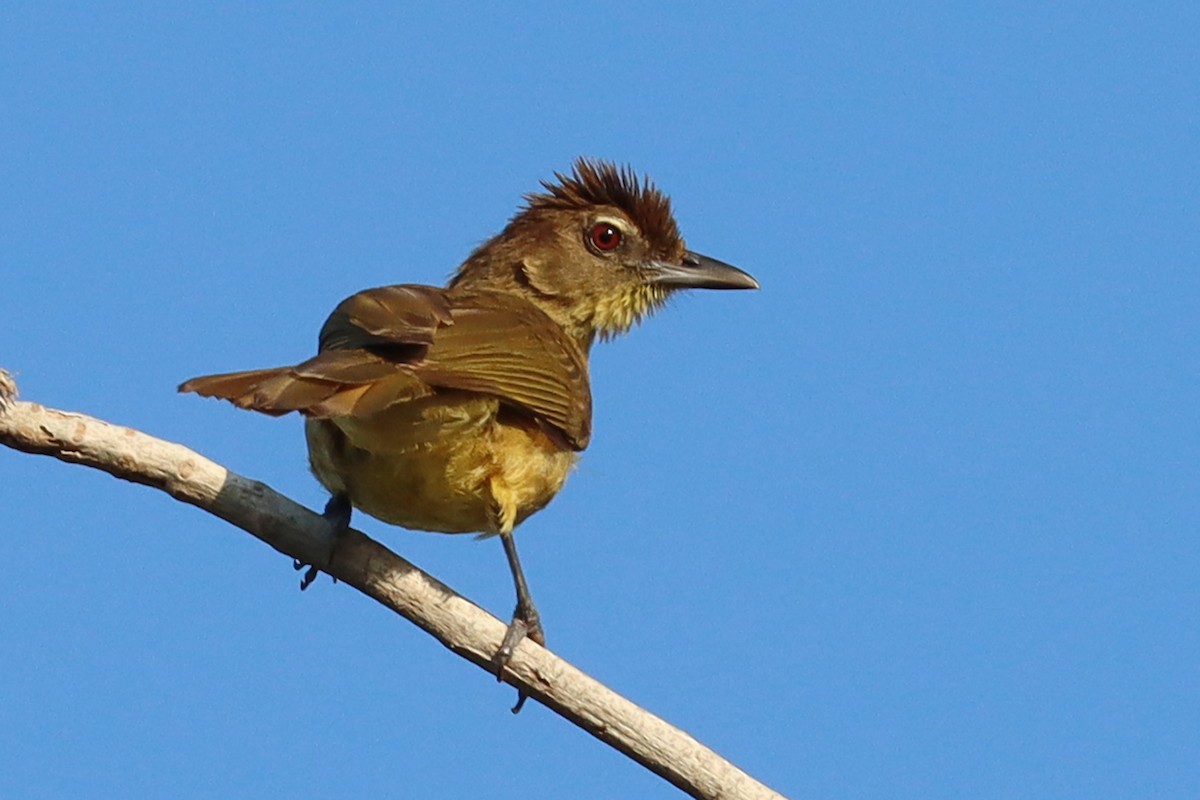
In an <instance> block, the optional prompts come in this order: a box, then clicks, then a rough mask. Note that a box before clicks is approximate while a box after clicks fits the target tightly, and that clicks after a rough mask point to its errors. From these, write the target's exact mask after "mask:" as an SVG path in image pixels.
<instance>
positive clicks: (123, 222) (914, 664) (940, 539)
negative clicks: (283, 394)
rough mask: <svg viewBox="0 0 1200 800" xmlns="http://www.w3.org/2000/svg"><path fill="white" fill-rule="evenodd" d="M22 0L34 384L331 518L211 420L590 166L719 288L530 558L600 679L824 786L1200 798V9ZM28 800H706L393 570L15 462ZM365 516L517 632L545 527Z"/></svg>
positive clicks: (751, 768) (7, 684)
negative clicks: (612, 178) (300, 565)
mask: <svg viewBox="0 0 1200 800" xmlns="http://www.w3.org/2000/svg"><path fill="white" fill-rule="evenodd" d="M252 5H253V7H252V8H251V7H249V6H248V5H247V4H241V3H226V4H222V3H216V4H204V5H193V4H183V3H180V4H162V3H143V4H137V3H128V4H126V3H121V4H111V3H110V4H105V3H96V4H90V5H89V7H88V8H86V9H85V8H79V7H77V4H59V3H48V2H39V3H20V2H16V3H14V2H10V3H5V4H4V5H3V8H0V186H3V189H2V190H0V273H2V275H3V285H2V292H0V366H2V367H5V368H7V369H9V370H12V371H14V372H15V373H16V374H17V377H18V381H19V384H20V388H21V391H22V394H23V396H24V397H25V398H26V399H29V400H34V401H37V402H41V403H44V404H47V405H52V406H56V407H60V408H66V409H73V410H78V411H82V412H85V413H88V414H92V415H95V416H98V417H101V418H103V419H107V420H110V421H113V422H117V423H121V424H125V425H130V426H133V427H136V428H139V429H141V430H144V431H146V432H148V433H151V434H154V435H157V436H161V437H164V438H166V439H169V440H172V441H177V442H182V443H184V444H187V445H188V446H190V447H193V448H194V449H196V450H198V451H200V452H201V453H204V454H205V455H207V456H209V457H212V458H214V459H216V460H218V461H220V462H221V463H223V464H225V465H226V466H228V467H230V468H231V469H233V470H236V471H238V472H240V473H242V474H245V475H248V476H251V477H254V478H258V479H261V480H264V481H266V482H268V483H269V484H270V485H272V486H273V487H275V488H276V489H278V490H280V491H282V492H284V493H286V494H288V495H290V496H292V497H294V498H296V499H298V500H299V501H300V502H303V503H305V504H307V505H309V506H311V507H313V508H320V507H321V505H322V504H323V503H324V500H325V496H324V493H323V491H322V490H321V489H320V487H319V486H318V485H317V484H316V482H315V480H314V479H313V478H312V477H311V476H310V475H309V474H308V472H307V469H306V464H305V456H304V445H303V436H302V433H301V424H300V422H299V420H297V419H292V418H285V419H270V418H266V417H261V416H258V415H253V414H249V413H246V412H242V411H238V410H236V409H234V408H233V407H231V406H229V405H227V404H221V403H217V402H213V401H205V400H201V399H199V398H197V397H194V396H181V395H177V394H176V393H175V386H176V385H177V384H178V383H179V382H180V381H181V380H183V379H185V378H188V377H190V376H193V375H197V374H202V373H209V372H218V371H229V370H236V369H246V368H254V367H266V366H275V365H279V364H285V363H293V362H296V361H299V360H302V359H304V358H306V357H308V356H309V355H310V354H311V353H312V351H313V348H314V346H315V339H316V332H317V330H318V328H319V326H320V324H321V322H322V321H323V320H324V318H325V316H326V314H327V313H328V312H329V311H330V310H331V309H332V308H333V306H334V305H335V304H336V303H337V302H338V301H339V300H341V299H342V298H343V297H345V296H347V295H349V294H351V293H353V292H355V291H357V290H359V289H363V288H366V287H370V286H376V285H380V284H387V283H401V282H415V283H434V284H436V283H441V282H443V281H444V280H445V279H446V278H447V277H448V275H449V274H450V273H451V271H452V270H453V269H454V267H455V266H456V265H457V264H458V262H459V261H460V260H461V259H462V258H463V257H464V256H465V255H466V254H467V253H468V252H469V251H470V250H471V249H472V248H473V247H474V246H475V245H476V244H478V243H479V242H481V241H482V240H484V239H485V238H487V237H488V236H490V235H491V234H493V233H495V232H497V231H498V230H499V229H500V228H501V227H502V226H503V225H504V223H505V221H506V220H507V219H508V217H509V215H510V214H511V213H512V212H513V211H514V209H515V208H516V207H517V204H518V202H519V200H520V197H521V195H522V194H523V193H525V192H528V191H531V190H534V189H536V188H537V185H538V181H539V180H540V179H543V178H548V177H550V176H551V174H552V172H553V171H555V170H564V169H566V168H568V167H569V166H570V164H571V161H572V160H573V159H574V158H575V157H576V156H577V155H580V154H586V155H590V156H596V157H602V158H607V159H612V160H617V161H620V162H624V163H629V164H631V165H633V166H634V167H635V168H636V169H637V170H639V171H642V172H646V173H649V174H650V175H651V176H652V177H653V178H654V179H655V181H656V182H657V183H658V184H659V185H660V186H661V187H662V188H664V189H665V190H666V191H667V192H669V193H670V194H671V195H672V197H673V199H674V203H675V207H676V210H677V215H678V218H679V221H680V225H681V227H682V230H683V232H684V234H685V236H686V238H687V241H688V244H689V246H690V247H692V248H694V249H696V250H697V251H699V252H702V253H705V254H709V255H712V256H715V257H717V258H720V259H722V260H725V261H729V262H731V263H734V264H738V265H739V266H742V267H744V268H745V269H747V270H748V271H750V272H752V273H753V274H754V275H755V276H756V277H757V278H758V279H759V280H760V282H761V283H762V291H760V292H756V293H751V292H739V293H719V292H708V293H699V292H697V293H694V294H692V295H689V296H686V297H680V298H679V299H678V300H677V301H676V302H674V303H673V304H672V305H671V307H670V308H668V309H666V310H664V311H663V312H662V313H661V314H659V315H658V316H657V317H655V318H653V319H651V320H648V321H647V322H646V323H645V324H644V325H643V326H641V327H640V328H639V329H637V330H635V331H634V332H633V333H631V334H630V335H629V336H627V337H625V338H623V339H620V340H618V341H616V342H613V343H611V344H608V345H604V346H597V347H596V348H595V350H594V351H593V358H592V380H593V386H594V396H595V409H596V411H595V420H594V423H595V435H594V438H593V444H592V446H591V448H590V449H589V450H588V452H587V453H586V454H585V457H584V459H583V461H582V463H581V465H580V466H579V468H578V470H577V471H576V473H575V474H574V475H573V477H572V478H571V480H570V481H569V482H568V485H567V488H566V489H565V490H564V491H563V492H562V494H561V495H560V496H559V497H558V498H557V499H556V500H555V501H554V502H553V503H552V504H551V505H550V506H549V507H548V508H547V509H546V510H545V511H543V512H542V513H540V514H538V515H537V516H535V517H534V518H532V519H531V520H530V521H529V522H527V523H526V524H525V525H524V526H523V527H522V528H521V529H520V531H519V534H518V542H519V544H520V548H521V552H522V556H523V558H524V561H525V566H526V570H527V572H528V575H529V579H530V581H531V584H532V590H533V594H534V597H535V598H536V599H537V602H538V604H539V606H540V609H541V611H542V615H543V619H544V622H545V624H546V628H547V635H548V637H549V642H550V645H551V647H552V649H554V650H555V651H556V652H557V653H559V654H560V655H562V656H563V657H565V658H567V659H569V660H570V661H572V662H573V663H575V664H576V665H578V666H579V667H580V668H581V669H583V670H585V671H586V672H588V673H590V674H591V675H593V676H595V677H597V678H598V679H600V680H602V681H604V682H606V683H607V684H608V685H609V686H611V687H612V688H613V689H615V690H617V691H619V692H621V693H623V694H625V695H626V696H628V697H629V698H631V699H632V700H634V701H636V702H638V703H640V704H642V705H644V706H645V707H647V708H648V709H650V710H652V711H654V712H655V713H657V714H659V715H661V716H663V717H665V718H666V719H667V720H669V721H671V722H672V723H674V724H676V725H678V726H680V727H682V728H683V729H685V730H687V731H688V732H690V733H691V734H693V735H694V736H696V737H697V738H698V739H699V740H701V741H702V742H704V743H706V744H707V745H709V746H711V747H713V748H714V749H716V750H717V751H718V752H720V753H722V754H723V755H725V756H726V757H728V758H730V759H731V760H732V761H734V762H735V763H737V764H738V765H739V766H741V767H742V768H744V769H746V770H747V771H748V772H750V773H751V774H753V775H754V776H756V777H757V778H759V779H760V780H762V781H764V782H766V783H767V784H769V785H770V786H772V787H774V788H776V789H777V790H779V791H781V792H783V793H785V794H787V795H789V796H793V797H797V798H799V797H829V798H838V797H854V798H896V797H905V798H909V797H911V798H958V797H972V798H1035V797H1036V798H1043V797H1044V798H1130V797H1147V798H1149V797H1153V798H1195V797H1197V796H1200V672H1198V670H1197V663H1198V662H1200V625H1198V624H1197V622H1198V620H1197V612H1198V610H1200V538H1198V536H1197V533H1198V529H1200V491H1198V490H1200V425H1198V418H1197V414H1198V409H1200V367H1198V360H1197V357H1198V356H1200V348H1198V346H1197V342H1198V340H1200V338H1198V337H1200V322H1198V314H1197V305H1198V300H1200V272H1198V270H1197V260H1198V257H1200V158H1198V156H1197V153H1198V152H1200V147H1198V145H1200V47H1197V41H1200V11H1198V10H1197V6H1196V5H1195V4H1194V3H1149V4H1129V3H1055V4H1046V3H1032V2H1031V3H1006V4H943V3H921V2H917V3H906V4H903V5H902V7H897V6H896V4H892V3H887V4H883V3H880V4H872V3H857V4H845V3H817V4H803V5H801V4H782V3H781V4H749V5H743V6H738V7H736V8H735V7H733V6H729V5H728V4H723V3H673V4H666V5H660V6H656V7H649V6H647V5H643V4H620V3H618V4H606V5H601V6H597V5H595V4H574V3H561V2H559V3H528V4H523V5H520V6H515V5H514V6H512V7H501V6H499V5H488V6H487V7H485V6H484V4H478V5H471V4H453V3H446V4H422V5H421V6H419V7H418V5H417V4H411V6H410V7H403V8H402V7H400V6H401V4H390V3H377V4H349V3H343V4H304V3H300V4H276V3H261V4H252ZM0 520H2V523H0V528H2V529H3V531H4V537H3V539H4V578H3V580H0V609H2V612H0V796H2V797H5V798H67V797H121V798H160V797H173V798H208V797H222V798H242V797H323V798H339V797H375V796H379V797H397V796H402V797H480V796H484V797H488V798H491V800H504V799H505V798H517V797H520V798H529V797H575V798H611V797H637V798H669V797H676V796H678V793H677V791H676V790H675V789H673V788H672V787H670V786H669V785H668V784H666V783H664V782H663V781H661V780H660V779H659V778H657V777H655V776H653V775H652V774H650V773H649V772H647V771H645V770H643V769H642V768H640V767H638V766H636V765H635V764H633V763H632V762H630V761H628V760H627V759H625V758H624V757H622V756H620V755H619V754H617V753H616V752H615V751H613V750H610V749H609V748H608V747H606V746H604V745H603V744H601V743H599V742H598V741H596V740H594V739H592V738H591V737H589V736H587V735H586V734H583V733H581V732H580V731H579V730H578V729H576V728H574V727H573V726H571V725H570V724H568V723H566V722H565V721H564V720H562V719H560V718H558V717H556V716H555V715H553V714H551V713H549V712H548V711H546V709H544V708H542V707H540V706H537V705H536V704H533V703H531V704H530V705H529V707H527V708H526V710H525V711H524V712H523V713H522V714H521V715H520V716H518V717H513V716H511V715H510V714H509V712H508V709H509V707H510V705H511V704H512V701H513V692H512V690H511V689H509V688H508V687H502V686H498V685H497V684H496V683H495V681H494V680H493V679H492V678H491V677H490V676H489V675H487V674H486V673H484V672H482V671H481V670H479V669H477V668H475V667H473V666H471V665H469V664H467V663H466V662H464V661H462V660H460V659H458V658H456V657H454V656H453V655H452V654H450V653H449V652H448V651H446V650H444V649H443V648H441V647H440V646H438V645H437V643H436V642H435V641H434V640H432V639H430V638H429V637H427V636H425V635H424V634H422V633H420V632H419V631H418V630H417V629H416V628H414V627H413V626H411V625H409V624H408V623H406V622H405V621H403V620H401V619H400V618H398V617H395V616H394V615H392V614H390V613H389V612H386V611H385V610H383V609H382V608H381V607H379V606H377V605H375V604H374V603H372V602H370V601H369V600H367V599H366V598H364V597H363V596H361V595H359V594H358V593H356V592H355V591H353V590H352V589H350V588H348V587H346V586H343V585H336V586H335V585H333V584H331V583H330V582H329V581H328V580H327V579H323V580H322V581H321V582H320V583H319V584H318V585H317V586H315V587H314V588H313V589H311V590H310V591H308V592H305V593H304V594H301V593H300V592H299V591H297V576H296V574H295V573H294V572H293V571H292V568H291V564H290V562H289V561H288V560H287V559H285V558H283V557H282V556H280V555H278V554H277V553H275V552H274V551H272V550H270V549H269V548H267V547H265V546H264V545H262V544H261V543H259V542H257V541H256V540H254V539H252V538H251V537H249V536H247V535H245V534H243V533H241V532H240V531H237V530H235V529H233V528H230V527H229V526H227V525H226V524H224V523H222V522H220V521H219V520H217V519H215V518H213V517H210V516H208V515H205V514H203V513H201V512H200V511H198V510H196V509H194V508H192V507H189V506H185V505H182V504H180V503H178V502H175V501H173V500H171V499H170V498H168V497H167V496H166V495H164V494H162V493H159V492H155V491H151V490H148V489H146V488H143V487H139V486H134V485H132V484H127V483H123V482H118V481H114V480H113V479H112V478H110V477H108V476H106V475H103V474H101V473H98V472H94V471H90V470H86V469H83V468H80V467H75V466H68V465H64V464H61V463H58V462H55V461H52V460H50V459H46V458H40V457H33V456H27V455H23V454H19V453H16V452H12V451H7V450H5V451H0ZM357 524H358V527H361V528H362V529H363V530H364V531H366V532H367V533H368V534H370V535H372V536H374V537H376V538H378V539H380V540H382V541H383V542H385V543H386V544H388V545H389V546H391V547H393V548H394V549H396V550H397V551H398V552H399V553H401V554H402V555H404V556H405V557H407V558H409V559H411V560H413V561H414V562H415V563H417V564H419V565H420V566H422V567H423V568H425V569H427V570H429V571H430V572H432V573H433V574H435V575H437V576H438V577H439V578H441V579H442V580H444V581H446V582H447V583H449V584H450V585H451V586H453V587H455V588H456V589H457V590H459V591H460V592H463V593H464V594H466V595H467V596H469V597H471V598H472V599H474V600H475V601H477V602H478V603H480V604H481V605H483V606H484V607H486V608H488V609H490V610H492V611H493V612H495V613H497V614H499V615H501V616H506V615H507V614H508V613H509V612H510V611H511V606H512V597H511V593H512V589H511V584H510V580H509V577H508V573H507V570H506V567H505V563H504V558H503V555H502V552H501V548H500V546H499V543H498V542H495V541H491V542H477V541H474V540H473V539H472V538H470V537H449V536H433V535H429V534H420V533H411V532H406V531H403V530H400V529H396V528H390V527H388V526H386V525H384V524H382V523H378V522H375V521H372V520H370V519H368V518H365V517H359V518H358V519H357Z"/></svg>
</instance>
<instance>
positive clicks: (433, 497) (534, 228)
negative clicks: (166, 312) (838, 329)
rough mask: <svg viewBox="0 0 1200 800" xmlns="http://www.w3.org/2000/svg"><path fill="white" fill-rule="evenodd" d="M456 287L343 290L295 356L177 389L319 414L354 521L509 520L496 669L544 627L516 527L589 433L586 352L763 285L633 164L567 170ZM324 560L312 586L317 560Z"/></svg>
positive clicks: (503, 523)
mask: <svg viewBox="0 0 1200 800" xmlns="http://www.w3.org/2000/svg"><path fill="white" fill-rule="evenodd" d="M542 187H543V189H544V191H541V192H538V193H534V194H529V195H527V196H526V197H525V200H526V203H525V205H524V207H523V208H521V209H520V210H519V211H518V212H517V214H516V215H515V216H514V217H513V218H512V219H511V220H510V221H509V223H508V225H507V226H506V227H505V228H504V230H503V231H501V232H500V233H499V235H497V236H495V237H494V238H492V239H490V240H489V241H487V242H485V243H484V244H483V245H481V246H480V247H479V248H478V249H476V250H475V252H473V253H472V254H471V255H470V257H469V258H467V260H466V261H465V262H463V264H462V265H461V266H460V267H459V268H458V270H457V272H456V273H455V275H454V277H453V278H452V279H451V281H450V283H449V285H448V286H446V288H436V287H433V286H419V285H413V284H401V285H396V286H382V287H379V288H376V289H368V290H366V291H363V292H359V293H358V294H355V295H353V296H351V297H349V298H347V299H346V300H344V301H342V303H341V304H340V305H338V307H337V308H335V309H334V311H333V314H331V315H330V317H329V319H328V320H326V321H325V325H324V327H322V328H321V333H320V340H319V348H318V353H317V355H316V356H314V357H313V358H310V359H309V360H307V361H304V362H303V363H300V364H297V365H295V366H288V367H276V368H273V369H259V370H251V371H248V372H233V373H228V374H222V375H208V376H205V377H200V378H193V379H191V380H189V381H187V382H186V383H184V384H183V385H181V386H180V387H179V389H180V391H183V392H196V393H197V394H200V395H203V396H205V397H220V398H223V399H225V400H229V401H230V402H232V403H233V404H234V405H236V406H239V407H241V408H248V409H252V410H254V411H260V412H262V413H264V414H271V415H282V414H287V413H289V412H292V411H297V412H299V413H300V414H302V415H304V417H305V426H304V429H305V434H306V436H307V439H308V453H309V462H310V464H311V466H312V471H313V473H314V474H315V475H316V477H317V479H318V480H319V481H320V482H321V483H322V484H323V485H324V486H325V488H326V489H328V490H329V491H330V493H331V494H332V497H331V498H330V501H329V504H328V505H327V506H326V509H325V515H326V516H327V517H328V518H330V519H331V521H333V523H334V524H335V526H337V527H338V528H339V529H340V528H342V527H344V526H347V525H348V524H349V521H350V510H351V508H352V507H353V508H357V509H360V510H361V511H364V512H366V513H367V514H370V515H371V516H373V517H375V518H377V519H380V520H383V521H384V522H389V523H392V524H393V525H399V526H402V527H405V528H413V529H417V530H424V531H440V532H443V533H481V534H483V535H485V536H492V535H496V536H499V537H500V541H501V542H502V543H503V546H504V552H505V555H506V557H507V559H508V566H509V568H510V570H511V571H512V576H513V582H514V584H515V585H516V592H517V606H516V610H515V611H514V613H513V618H512V622H511V624H510V625H509V627H508V631H507V633H506V635H505V637H504V641H503V644H502V645H501V647H500V649H499V650H498V651H497V653H496V658H495V664H496V667H497V670H498V671H502V670H503V669H504V666H505V664H507V662H508V660H509V659H510V658H511V656H512V652H513V649H514V648H515V647H516V646H517V644H518V643H519V642H520V641H521V639H522V638H523V637H525V636H529V637H530V638H531V639H533V640H534V641H536V642H538V643H539V644H544V643H545V637H544V635H543V632H542V627H541V623H540V620H539V617H538V613H537V609H536V608H535V607H534V604H533V599H532V598H531V597H530V593H529V589H528V586H527V585H526V582H525V576H524V574H523V572H522V570H521V563H520V561H519V559H518V558H517V550H516V546H515V544H514V542H513V530H514V529H515V528H516V526H517V525H518V524H520V523H521V521H522V520H524V519H525V518H526V517H528V516H529V515H530V514H533V513H534V512H535V511H538V510H540V509H542V508H543V507H545V505H546V504H547V503H549V502H550V500H551V498H553V497H554V495H555V494H557V493H558V491H559V490H560V489H561V488H562V486H563V483H564V482H565V481H566V479H567V475H568V473H569V472H570V471H571V467H572V465H574V464H575V462H576V460H577V459H578V458H579V453H580V452H582V451H583V450H584V449H585V448H586V447H587V445H588V440H589V439H590V437H591V424H592V423H591V420H592V395H591V388H590V386H589V381H588V352H589V350H590V349H591V346H592V344H593V343H594V342H595V341H596V339H597V338H600V339H605V338H608V337H611V336H614V335H617V334H620V333H623V332H625V331H627V330H629V328H630V327H631V326H632V325H633V324H634V323H636V322H637V321H639V320H640V319H641V318H642V317H644V316H645V315H647V314H649V313H650V312H652V311H654V310H656V309H658V308H659V307H660V306H662V305H663V303H664V301H666V299H667V298H668V297H669V296H670V295H671V293H672V292H675V291H677V290H680V289H689V288H690V289H756V288H758V283H757V281H755V280H754V278H752V277H751V276H750V275H748V274H747V273H745V272H743V271H742V270H740V269H738V268H736V267H733V266H730V265H729V264H724V263H722V262H720V261H717V260H715V259H711V258H708V257H706V256H702V255H699V254H697V253H695V252H692V251H691V250H688V249H687V247H686V246H685V245H684V241H683V238H682V237H681V236H680V233H679V229H678V227H677V225H676V222H675V217H674V215H673V214H672V211H671V203H670V200H669V199H668V198H667V196H666V195H664V194H663V193H662V192H661V191H659V190H658V188H657V187H655V185H654V184H653V183H651V182H650V181H649V179H647V178H644V177H643V178H641V179H639V177H638V176H637V174H636V173H634V172H633V171H632V170H631V169H629V168H628V167H624V168H618V167H616V166H614V165H613V164H610V163H606V162H602V161H591V160H586V159H579V160H578V161H576V163H575V164H574V168H573V170H572V172H571V174H570V175H563V174H560V173H555V180H553V181H543V182H542ZM315 574H316V571H315V569H314V570H310V572H309V575H308V576H307V577H306V579H305V582H304V583H303V584H302V586H304V585H307V583H308V582H310V581H311V580H312V578H313V577H314V576H315Z"/></svg>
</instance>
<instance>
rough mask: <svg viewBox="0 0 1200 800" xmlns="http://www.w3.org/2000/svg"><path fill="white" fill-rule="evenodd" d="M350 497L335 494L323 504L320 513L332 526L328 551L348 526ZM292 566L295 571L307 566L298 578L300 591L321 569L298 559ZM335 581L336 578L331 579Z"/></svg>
mask: <svg viewBox="0 0 1200 800" xmlns="http://www.w3.org/2000/svg"><path fill="white" fill-rule="evenodd" d="M350 512H351V508H350V498H349V497H347V496H346V495H344V494H335V495H333V496H332V497H330V498H329V502H328V503H326V504H325V511H324V512H323V513H322V514H321V516H322V517H324V518H325V519H327V520H329V524H330V526H331V527H332V528H333V544H332V545H331V546H330V550H329V551H330V553H332V552H333V548H334V547H337V540H338V537H339V536H341V534H342V531H344V530H346V529H347V528H349V527H350ZM292 566H293V567H294V568H295V569H296V571H297V572H299V571H300V570H302V569H304V568H305V567H308V571H307V572H305V573H304V577H303V578H301V579H300V591H302V592H303V591H304V590H305V589H307V588H308V587H309V586H311V585H312V582H313V581H315V580H316V579H317V576H318V575H320V574H321V570H319V569H317V567H316V565H315V564H314V565H310V564H302V563H300V560H299V559H296V560H295V561H293V562H292ZM333 581H334V583H337V578H334V579H333Z"/></svg>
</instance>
